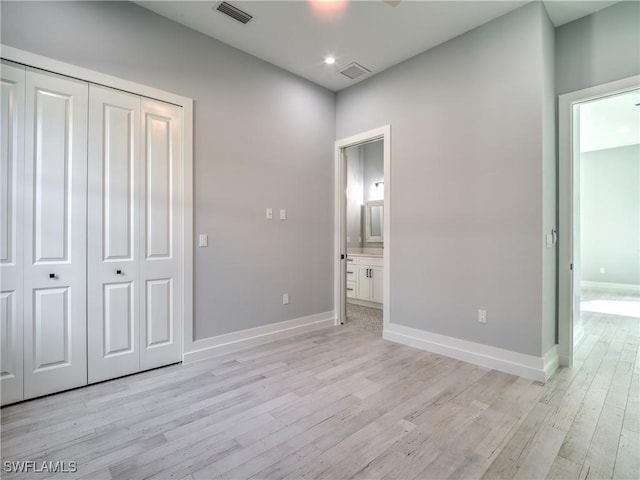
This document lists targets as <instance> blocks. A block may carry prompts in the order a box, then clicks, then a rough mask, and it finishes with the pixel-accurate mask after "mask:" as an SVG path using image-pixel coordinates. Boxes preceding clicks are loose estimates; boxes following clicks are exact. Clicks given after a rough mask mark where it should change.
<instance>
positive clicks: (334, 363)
mask: <svg viewBox="0 0 640 480" xmlns="http://www.w3.org/2000/svg"><path fill="white" fill-rule="evenodd" d="M583 319H584V325H585V336H584V338H583V339H582V342H581V343H580V345H579V346H578V347H577V349H576V353H575V367H574V368H572V369H571V370H569V369H561V370H559V371H558V372H557V373H556V375H555V376H554V377H553V378H552V379H551V380H550V381H549V382H547V383H546V384H541V383H539V382H533V381H530V380H525V379H522V378H518V377H515V376H512V375H508V374H504V373H500V372H496V371H492V370H487V369H484V368H480V367H476V366H473V365H469V364H466V363H464V362H460V361H457V360H453V359H449V358H445V357H442V356H439V355H435V354H431V353H428V352H423V351H420V350H416V349H412V348H410V347H405V346H401V345H397V344H394V343H391V342H387V341H384V340H382V339H381V338H380V337H379V336H377V335H374V334H371V333H368V332H365V331H362V330H359V329H356V328H348V327H336V328H328V329H324V330H320V331H316V332H311V333H307V334H304V335H301V336H298V337H295V338H294V339H287V340H281V341H277V342H273V343H270V344H267V345H262V346H258V347H253V348H249V349H245V350H242V351H238V352H234V353H229V354H226V355H224V356H221V357H217V358H215V359H211V360H207V361H203V362H199V363H196V364H192V365H187V366H184V365H176V366H171V367H166V368H163V369H158V370H154V371H151V372H146V373H142V374H139V375H134V376H131V377H127V378H122V379H118V380H113V381H110V382H105V383H102V384H99V385H93V386H90V387H87V388H84V389H79V390H75V391H70V392H66V393H62V394H59V395H54V396H50V397H46V398H42V399H38V400H33V401H30V402H25V403H22V404H17V405H14V406H9V407H5V408H3V409H2V411H1V417H2V418H1V425H2V436H1V441H2V443H1V446H2V460H3V461H5V460H7V461H18V460H33V461H36V462H39V463H40V462H43V461H45V462H46V461H52V462H55V461H66V462H69V461H75V462H77V472H75V473H57V474H44V473H42V474H33V473H32V474H30V475H19V474H15V473H10V472H6V471H3V472H2V478H3V479H7V480H8V479H13V478H39V479H40V478H65V479H66V478H78V479H138V478H140V479H141V478H157V479H169V478H176V479H214V478H234V479H248V478H256V479H259V478H264V479H275V478H277V479H280V478H287V479H301V478H320V479H346V478H354V479H378V478H380V479H382V478H384V479H413V478H415V479H431V478H433V479H440V478H487V479H498V478H500V479H502V478H504V479H507V478H508V479H512V478H524V479H544V478H554V479H601V478H626V479H637V478H640V465H639V461H638V452H639V448H640V447H639V443H638V442H639V437H640V421H639V418H640V416H639V408H640V405H639V383H640V382H639V379H640V361H639V360H640V358H639V349H638V343H639V338H640V321H639V319H637V318H631V317H622V316H613V315H606V314H599V313H586V314H585V315H584V317H583ZM3 466H4V463H3Z"/></svg>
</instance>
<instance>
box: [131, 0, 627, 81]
mask: <svg viewBox="0 0 640 480" xmlns="http://www.w3.org/2000/svg"><path fill="white" fill-rule="evenodd" d="M229 2H230V3H231V4H233V5H235V6H237V7H238V8H240V9H242V10H243V11H245V12H247V13H249V14H250V15H252V16H253V18H252V20H251V21H250V22H249V23H247V24H246V25H244V24H242V23H240V22H238V21H236V20H233V19H232V18H230V17H228V16H226V15H224V14H222V13H220V12H218V11H216V8H217V7H218V5H219V4H220V3H221V1H220V0H215V1H202V0H200V1H166V0H161V1H136V2H134V3H136V4H138V5H140V6H141V7H144V8H146V9H149V10H152V11H154V12H156V13H158V14H160V15H162V16H164V17H167V18H169V19H171V20H174V21H176V22H179V23H181V24H183V25H186V26H187V27H190V28H192V29H194V30H197V31H199V32H201V33H204V34H205V35H208V36H210V37H213V38H215V39H217V40H220V41H222V42H224V43H227V44H229V45H231V46H233V47H235V48H238V49H240V50H243V51H245V52H247V53H250V54H251V55H254V56H256V57H258V58H261V59H263V60H265V61H267V62H269V63H272V64H274V65H277V66H279V67H281V68H283V69H285V70H288V71H290V72H292V73H295V74H296V75H299V76H301V77H303V78H306V79H308V80H310V81H312V82H314V83H317V84H319V85H322V86H324V87H326V88H328V89H330V90H333V91H338V90H341V89H343V88H346V87H349V86H351V85H353V84H355V83H357V82H358V81H361V80H364V79H366V78H369V77H371V76H372V75H375V74H376V73H380V72H381V71H383V70H385V69H387V68H389V67H391V66H393V65H395V64H397V63H400V62H402V61H403V60H406V59H408V58H411V57H413V56H415V55H417V54H419V53H421V52H424V51H425V50H428V49H430V48H432V47H434V46H436V45H438V44H440V43H443V42H445V41H447V40H449V39H451V38H454V37H456V36H458V35H460V34H462V33H464V32H467V31H469V30H471V29H473V28H475V27H477V26H479V25H482V24H484V23H486V22H488V21H490V20H493V19H494V18H497V17H499V16H501V15H504V14H505V13H508V12H510V11H511V10H515V9H517V8H519V7H521V6H522V5H524V4H526V3H528V1H515V0H497V1H486V0H470V1H411V0H404V1H397V0H395V1H394V0H387V1H383V0H369V1H346V0H297V1H270V0H262V1H240V0H229ZM544 3H545V6H546V7H547V11H548V12H549V15H550V17H551V20H552V21H553V23H554V25H555V26H559V25H562V24H564V23H567V22H570V21H572V20H575V19H577V18H580V17H582V16H584V15H588V14H590V13H593V12H595V11H597V10H600V9H602V8H605V7H607V6H609V5H612V4H614V3H617V2H615V1H591V0H587V1H557V0H548V1H545V2H544ZM327 56H333V57H335V59H336V63H335V64H334V65H327V64H325V63H324V58H325V57H327ZM352 62H357V63H359V64H360V65H362V66H364V67H366V68H367V69H368V70H370V71H371V73H368V74H365V75H363V76H361V77H359V78H358V79H357V80H351V79H349V78H347V77H345V76H344V75H342V74H340V73H339V70H341V69H342V68H343V67H345V66H347V65H348V64H350V63H352Z"/></svg>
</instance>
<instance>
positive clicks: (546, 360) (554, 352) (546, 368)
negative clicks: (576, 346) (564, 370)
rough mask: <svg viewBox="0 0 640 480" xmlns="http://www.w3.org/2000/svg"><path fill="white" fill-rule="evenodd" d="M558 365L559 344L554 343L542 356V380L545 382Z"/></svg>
mask: <svg viewBox="0 0 640 480" xmlns="http://www.w3.org/2000/svg"><path fill="white" fill-rule="evenodd" d="M559 366H560V345H557V344H556V345H554V346H553V347H551V348H550V349H549V350H547V353H545V354H544V357H543V367H542V369H543V372H544V381H545V382H546V381H547V380H549V378H551V375H553V374H554V372H555V371H556V370H557V369H558V367H559Z"/></svg>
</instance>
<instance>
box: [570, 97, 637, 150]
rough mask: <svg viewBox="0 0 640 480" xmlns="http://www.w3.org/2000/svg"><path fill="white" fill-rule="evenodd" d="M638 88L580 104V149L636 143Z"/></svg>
mask: <svg viewBox="0 0 640 480" xmlns="http://www.w3.org/2000/svg"><path fill="white" fill-rule="evenodd" d="M637 104H638V105H640V89H637V90H634V91H632V92H629V93H623V94H619V95H614V96H611V97H607V98H603V99H600V100H594V101H592V102H589V103H584V104H582V105H580V151H581V152H591V151H593V150H604V149H605V148H616V147H624V146H626V145H638V144H640V106H637Z"/></svg>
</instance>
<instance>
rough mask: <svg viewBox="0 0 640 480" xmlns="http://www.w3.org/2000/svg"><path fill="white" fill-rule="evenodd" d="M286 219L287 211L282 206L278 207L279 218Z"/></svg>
mask: <svg viewBox="0 0 640 480" xmlns="http://www.w3.org/2000/svg"><path fill="white" fill-rule="evenodd" d="M286 219H287V211H286V210H285V209H284V208H281V209H280V220H286Z"/></svg>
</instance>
